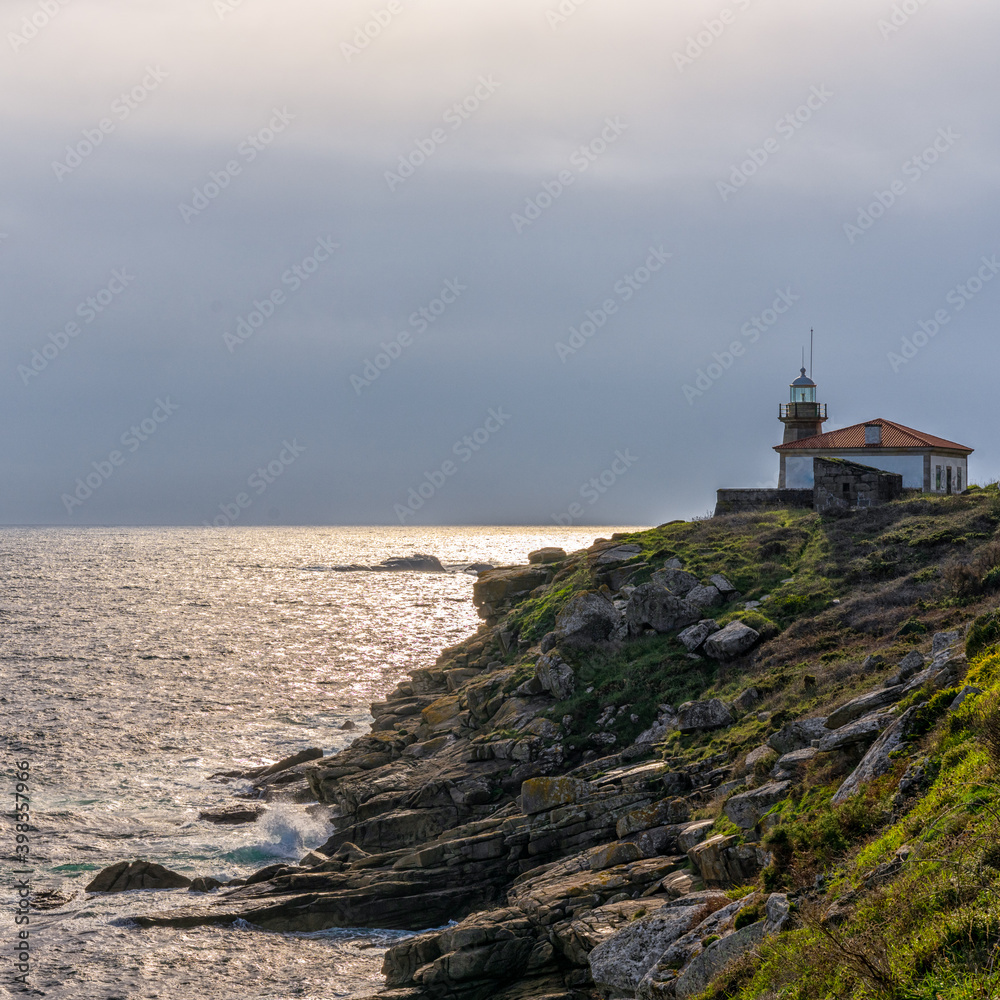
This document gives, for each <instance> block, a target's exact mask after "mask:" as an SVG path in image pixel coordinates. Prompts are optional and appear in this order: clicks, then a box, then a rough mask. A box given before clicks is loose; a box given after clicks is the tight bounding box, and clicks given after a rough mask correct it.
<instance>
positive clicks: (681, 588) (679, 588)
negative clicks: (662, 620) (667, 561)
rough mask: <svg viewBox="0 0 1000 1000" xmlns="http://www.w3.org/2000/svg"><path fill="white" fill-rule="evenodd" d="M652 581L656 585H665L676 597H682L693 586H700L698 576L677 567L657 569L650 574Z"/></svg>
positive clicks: (692, 588)
mask: <svg viewBox="0 0 1000 1000" xmlns="http://www.w3.org/2000/svg"><path fill="white" fill-rule="evenodd" d="M652 581H653V583H655V584H656V585H657V586H658V587H666V588H667V590H669V591H670V592H671V593H672V594H674V595H675V596H677V597H684V596H685V595H686V594H688V593H690V592H691V591H692V590H694V588H695V587H700V586H701V580H699V579H698V577H696V576H694V575H693V574H691V573H685V572H684V570H682V569H679V568H676V569H661V570H657V572H655V573H654V574H653V576H652Z"/></svg>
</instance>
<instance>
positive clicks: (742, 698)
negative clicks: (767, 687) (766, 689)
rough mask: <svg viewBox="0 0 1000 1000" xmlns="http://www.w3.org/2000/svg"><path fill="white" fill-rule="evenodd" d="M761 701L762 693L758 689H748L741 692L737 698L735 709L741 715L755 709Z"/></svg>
mask: <svg viewBox="0 0 1000 1000" xmlns="http://www.w3.org/2000/svg"><path fill="white" fill-rule="evenodd" d="M760 699H761V693H760V691H758V690H757V689H756V688H747V689H746V690H745V691H741V692H740V693H739V694H738V695H737V696H736V700H735V701H734V702H733V708H735V709H736V711H737V712H739V713H740V714H741V715H742V714H743V713H744V712H749V711H750V709H752V708H753V707H754V705H756V704H757V702H759V701H760Z"/></svg>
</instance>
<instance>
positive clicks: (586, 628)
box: [554, 591, 621, 650]
mask: <svg viewBox="0 0 1000 1000" xmlns="http://www.w3.org/2000/svg"><path fill="white" fill-rule="evenodd" d="M620 621H621V613H620V612H619V611H618V609H617V608H616V607H615V606H614V604H613V603H612V602H611V601H610V600H608V598H607V597H605V596H604V595H603V594H599V593H597V592H596V591H586V592H584V593H582V594H577V595H576V596H574V597H572V598H570V600H569V602H568V603H567V604H566V606H565V607H564V608H563V609H562V611H560V612H559V614H558V615H557V617H556V627H555V629H554V632H555V639H556V641H557V643H558V645H560V646H561V647H563V648H564V649H576V650H583V649H590V648H591V647H593V646H596V645H599V644H600V643H603V642H607V640H608V639H610V638H611V634H612V633H613V632H614V631H615V629H616V628H617V627H618V623H619V622H620Z"/></svg>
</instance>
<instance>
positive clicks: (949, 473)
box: [774, 368, 973, 494]
mask: <svg viewBox="0 0 1000 1000" xmlns="http://www.w3.org/2000/svg"><path fill="white" fill-rule="evenodd" d="M790 389H791V401H790V402H789V403H783V404H781V407H780V410H779V413H778V419H779V420H781V422H782V423H783V424H784V425H785V435H784V440H783V442H782V443H781V444H779V445H776V446H775V449H774V450H775V451H776V452H777V453H778V455H779V457H780V463H781V464H780V470H779V475H778V488H779V489H811V488H812V487H813V485H814V477H813V459H814V458H840V459H845V460H847V461H849V462H859V463H861V464H863V465H867V466H870V467H873V468H876V469H881V470H883V471H884V472H897V473H899V474H900V475H902V477H903V488H904V489H918V490H923V492H924V493H945V494H948V493H961V492H962V490H964V489H965V488H966V487H967V486H968V485H969V455H971V454H972V451H973V449H972V448H968V447H966V446H965V445H962V444H957V443H956V442H954V441H946V440H945V439H944V438H939V437H935V436H934V435H933V434H924V433H922V432H921V431H915V430H914V429H913V428H912V427H904V426H903V425H902V424H897V423H894V422H893V421H891V420H883V419H882V418H877V419H875V420H868V421H866V422H865V423H863V424H853V425H852V426H851V427H843V428H841V429H840V430H836V431H828V432H827V433H826V434H824V433H823V424H824V423H825V421H826V419H827V415H826V404H825V403H818V402H817V401H816V383H815V382H813V381H812V379H810V378H808V377H807V376H806V370H805V369H804V368H803V369H802V374H801V376H800V377H799V378H797V379H796V380H795V381H794V382H792V384H791V386H790Z"/></svg>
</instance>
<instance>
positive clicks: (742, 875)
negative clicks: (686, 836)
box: [688, 833, 769, 887]
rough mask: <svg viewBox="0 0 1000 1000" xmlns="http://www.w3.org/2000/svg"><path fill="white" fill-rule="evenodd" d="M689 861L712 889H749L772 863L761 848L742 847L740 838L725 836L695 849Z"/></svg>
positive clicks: (716, 837)
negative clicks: (751, 882) (769, 862)
mask: <svg viewBox="0 0 1000 1000" xmlns="http://www.w3.org/2000/svg"><path fill="white" fill-rule="evenodd" d="M688 858H690V860H691V864H693V865H694V866H695V868H696V869H697V870H698V872H699V873H700V874H701V877H702V878H703V879H704V881H705V885H707V886H709V887H713V886H721V887H727V886H733V885H745V884H746V883H747V882H749V881H751V880H752V879H753V878H754V877H755V876H756V875H757V873H758V872H759V871H760V870H761V868H763V867H764V866H765V865H766V864H767V863H768V861H769V855H768V854H767V852H766V851H764V850H762V849H761V848H759V847H756V846H755V845H753V844H741V843H740V842H739V837H735V836H729V837H727V836H724V835H723V834H721V833H720V834H716V835H715V836H714V837H709V838H708V840H705V841H702V842H701V843H700V844H696V845H695V846H694V847H692V848H691V850H689V851H688Z"/></svg>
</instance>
